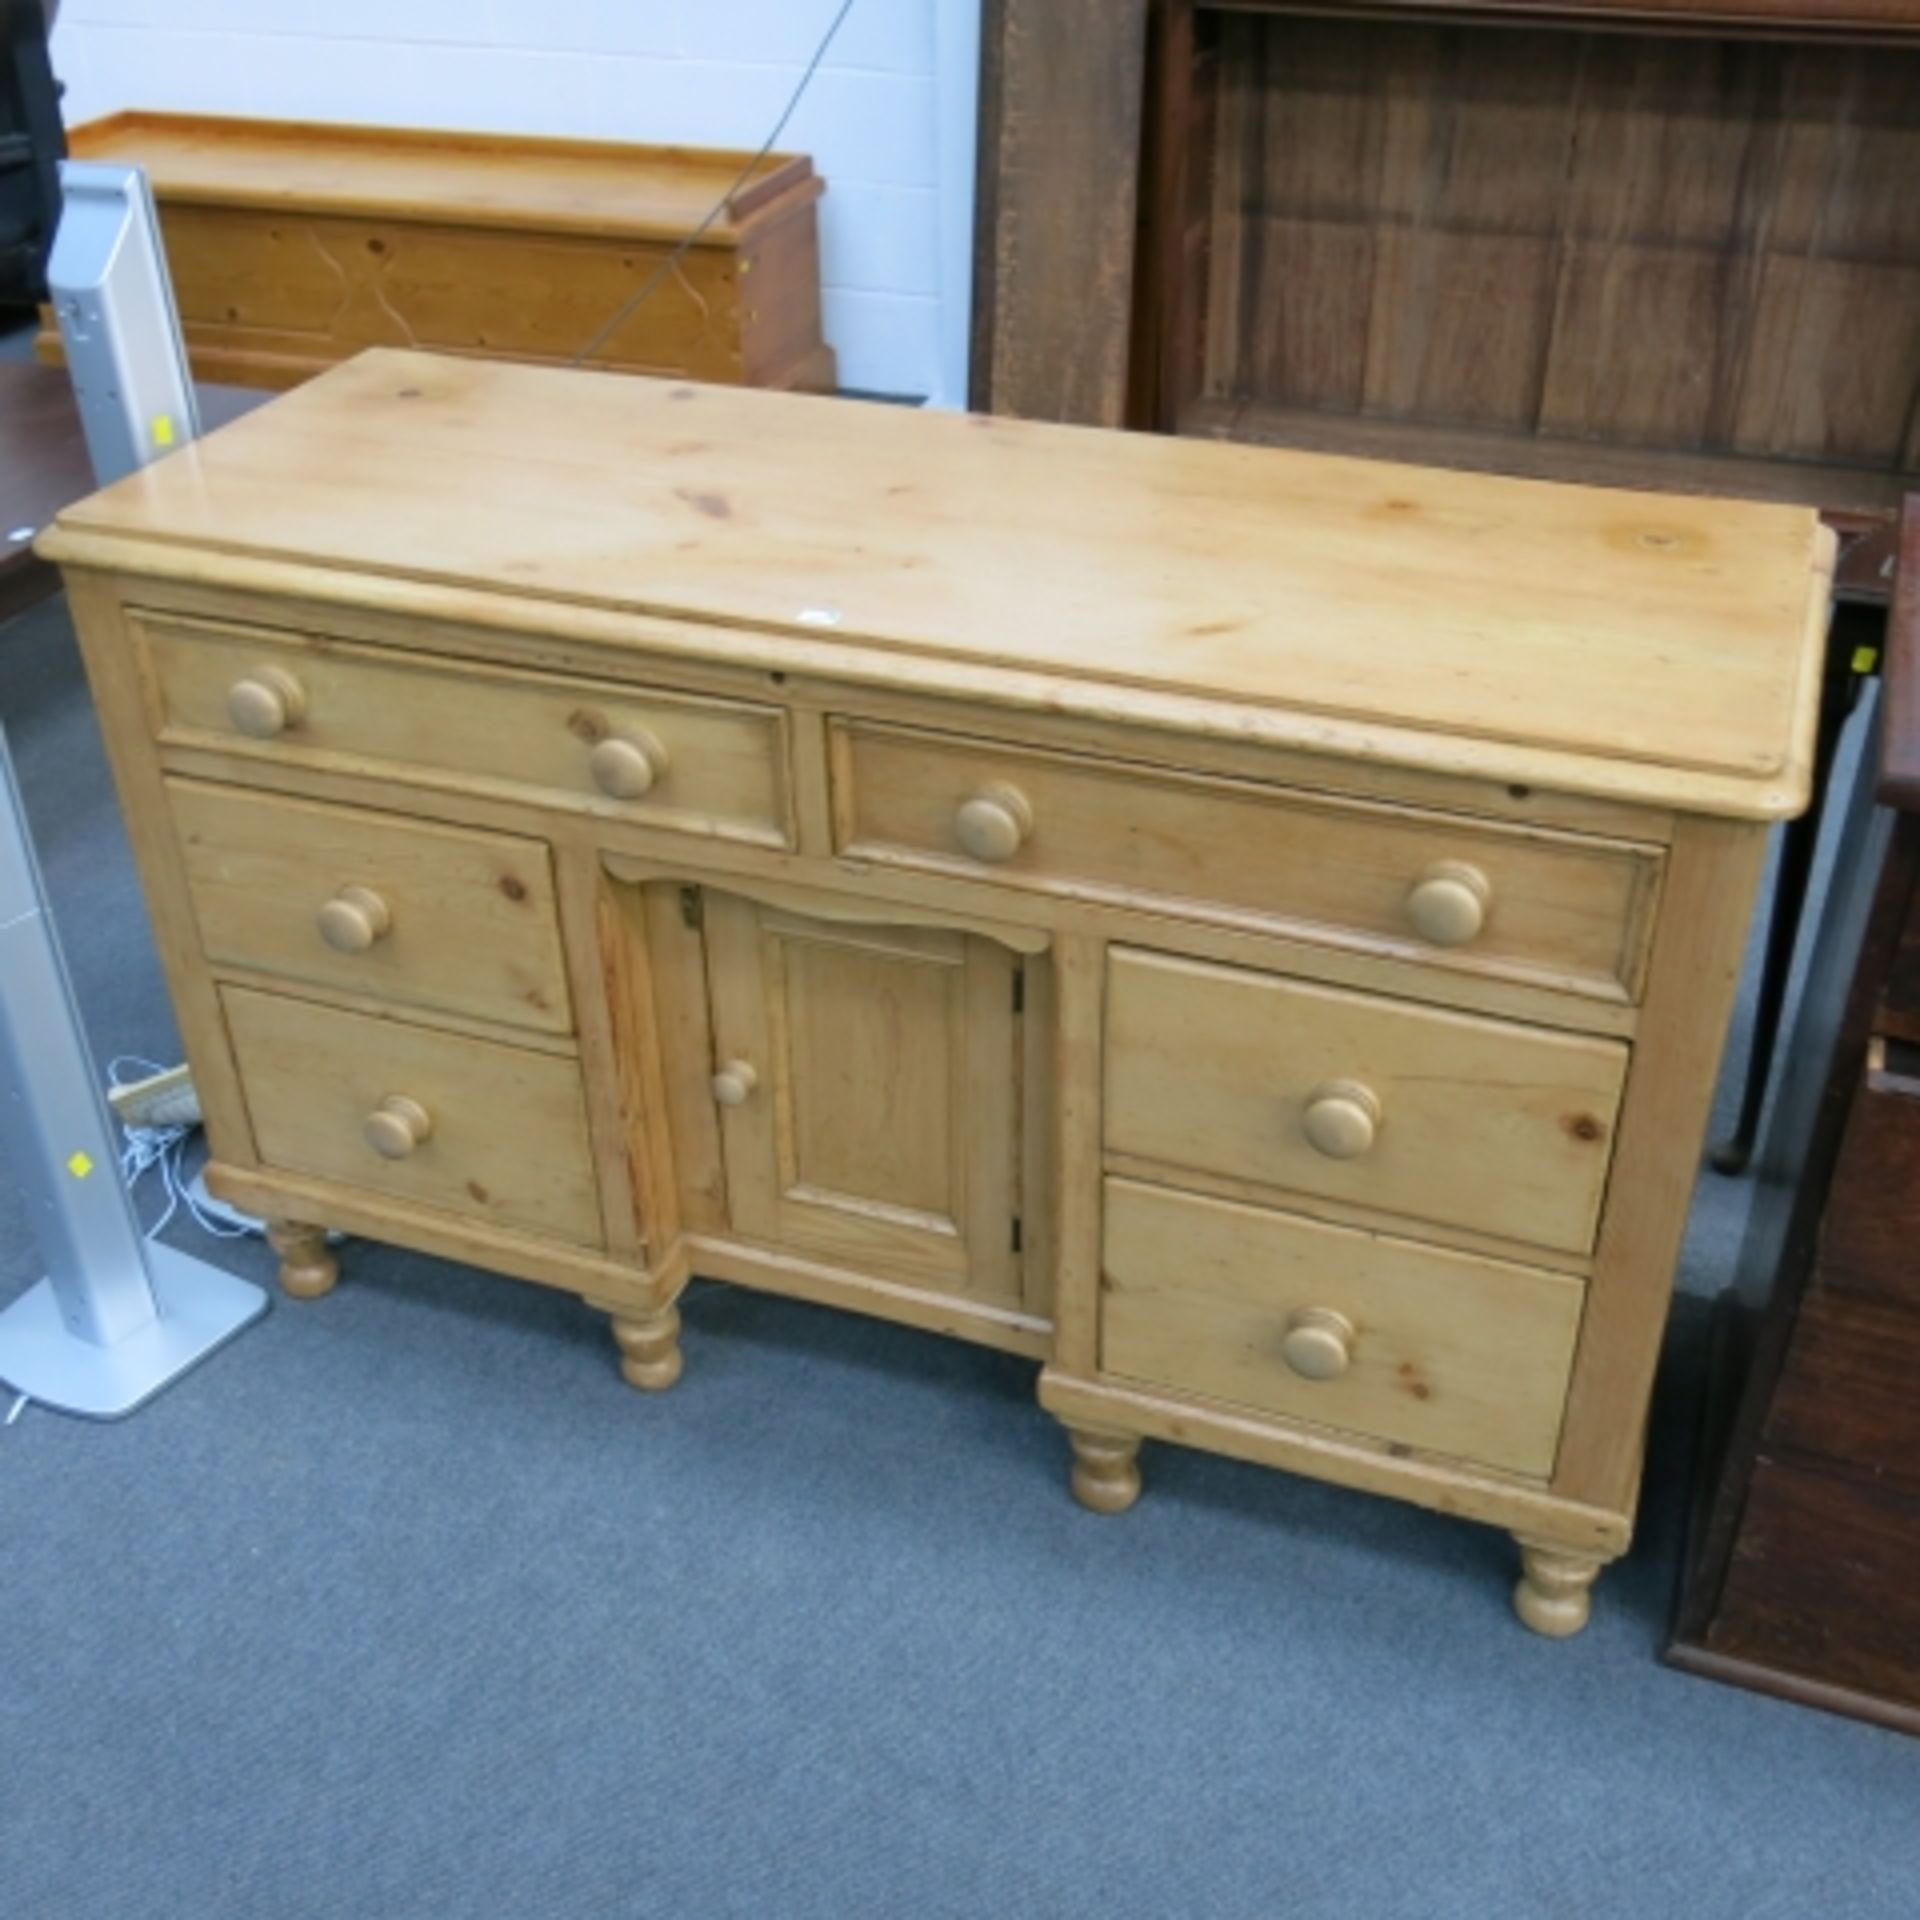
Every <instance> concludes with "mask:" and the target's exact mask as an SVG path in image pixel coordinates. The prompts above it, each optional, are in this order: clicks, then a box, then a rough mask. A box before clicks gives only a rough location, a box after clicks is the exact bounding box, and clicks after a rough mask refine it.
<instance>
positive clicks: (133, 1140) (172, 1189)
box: [107, 1053, 252, 1240]
mask: <svg viewBox="0 0 1920 1920" xmlns="http://www.w3.org/2000/svg"><path fill="white" fill-rule="evenodd" d="M129 1071H131V1072H133V1073H136V1074H138V1075H140V1076H142V1077H146V1076H150V1075H153V1074H157V1073H162V1072H164V1071H165V1069H164V1068H163V1067H161V1066H159V1065H158V1064H157V1063H156V1062H154V1061H152V1060H142V1059H141V1058H140V1057H139V1056H138V1055H137V1054H131V1053H123V1054H119V1055H116V1056H115V1058H113V1059H112V1060H110V1061H108V1063H107V1084H108V1085H109V1086H110V1087H116V1088H117V1087H124V1086H127V1085H129V1084H130V1082H129V1081H128V1080H127V1079H125V1078H123V1077H122V1076H123V1075H124V1074H126V1073H127V1072H129ZM195 1131H196V1129H195V1128H193V1127H190V1126H170V1127H130V1126H127V1125H125V1124H124V1123H123V1124H122V1126H121V1132H122V1133H123V1134H124V1136H125V1144H124V1145H123V1146H122V1147H121V1149H120V1174H121V1177H122V1178H123V1179H124V1180H125V1181H126V1183H127V1190H128V1191H129V1192H132V1191H133V1190H134V1189H135V1188H136V1187H138V1186H139V1184H140V1181H141V1179H142V1177H143V1176H144V1175H146V1174H147V1173H148V1172H150V1171H151V1170H153V1169H154V1168H158V1169H159V1172H160V1186H161V1190H162V1191H163V1192H164V1193H165V1194H166V1196H167V1203H166V1205H165V1207H163V1208H162V1209H161V1212H160V1217H159V1219H158V1220H156V1221H155V1222H154V1223H153V1225H152V1226H150V1227H149V1228H148V1229H147V1238H148V1239H149V1240H157V1239H158V1238H159V1237H160V1235H161V1233H162V1232H163V1231H164V1230H165V1229H166V1228H167V1227H168V1226H170V1225H171V1224H172V1222H173V1218H174V1215H175V1214H177V1213H178V1212H179V1211H180V1210H181V1208H183V1207H184V1208H185V1209H186V1211H187V1213H188V1215H189V1216H190V1217H191V1218H192V1220H193V1223H194V1225H195V1226H197V1227H198V1228H199V1229H200V1230H201V1232H202V1233H207V1234H211V1235H212V1236H213V1238H214V1239H216V1240H244V1239H246V1238H247V1237H248V1235H249V1234H250V1233H251V1231H252V1229H251V1228H248V1227H236V1226H234V1225H232V1224H231V1223H230V1222H228V1221H225V1220H221V1219H218V1218H216V1217H215V1216H214V1215H212V1214H210V1213H209V1212H208V1211H207V1210H206V1208H205V1207H203V1206H202V1205H201V1204H200V1202H199V1201H198V1200H196V1199H195V1198H194V1195H193V1189H192V1186H191V1184H190V1183H189V1180H188V1177H187V1172H186V1166H185V1161H186V1154H187V1142H188V1140H190V1139H191V1138H192V1137H193V1134H194V1133H195Z"/></svg>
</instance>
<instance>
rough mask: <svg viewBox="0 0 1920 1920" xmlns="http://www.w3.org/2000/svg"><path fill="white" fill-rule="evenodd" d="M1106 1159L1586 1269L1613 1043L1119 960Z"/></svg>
mask: <svg viewBox="0 0 1920 1920" xmlns="http://www.w3.org/2000/svg"><path fill="white" fill-rule="evenodd" d="M1106 1038H1107V1087H1106V1105H1105V1122H1104V1124H1105V1134H1106V1148H1107V1151H1108V1153H1109V1154H1115V1155H1126V1156H1129V1157H1131V1158H1133V1159H1136V1160H1143V1161H1151V1162H1154V1163H1156V1165H1158V1166H1160V1167H1164V1168H1167V1169H1171V1170H1174V1171H1175V1174H1176V1176H1177V1171H1178V1170H1179V1169H1188V1170H1190V1171H1193V1172H1198V1173H1206V1174H1213V1175H1218V1176H1221V1177H1224V1178H1228V1179H1235V1180H1244V1181H1250V1182H1254V1183H1256V1184H1258V1185H1260V1186H1263V1187H1269V1188H1273V1189H1276V1190H1278V1191H1279V1192H1282V1193H1293V1194H1301V1195H1320V1196H1324V1197H1325V1198H1328V1199H1331V1200H1335V1201H1339V1202H1341V1203H1343V1204H1346V1205H1349V1206H1358V1207H1364V1208H1367V1209H1369V1210H1370V1211H1373V1212H1376V1213H1379V1214H1382V1215H1390V1216H1397V1217H1398V1218H1400V1219H1401V1220H1403V1221H1406V1222H1409V1223H1420V1222H1426V1223H1431V1224H1435V1225H1439V1226H1444V1227H1455V1228H1460V1229H1464V1230H1467V1231H1470V1232H1474V1233H1480V1234H1486V1235H1491V1236H1494V1237H1496V1238H1499V1239H1502V1240H1513V1241H1519V1242H1525V1243H1528V1244H1531V1245H1535V1246H1541V1247H1552V1248H1556V1249H1559V1250H1561V1251H1564V1252H1568V1253H1585V1252H1586V1251H1588V1250H1589V1249H1590V1248H1591V1246H1592V1244H1593V1238H1594V1229H1595V1225H1596V1222H1597V1220H1598V1216H1599V1211H1600V1201H1601V1196H1602V1193H1603V1190H1604V1188H1605V1185H1606V1176H1607V1166H1608V1162H1609V1160H1610V1158H1611V1154H1612V1145H1613V1130H1614V1118H1615V1115H1616V1113H1617V1111H1618V1109H1619V1105H1620V1094H1621V1088H1622V1085H1623V1083H1624V1080H1625V1076H1626V1067H1627V1049H1626V1047H1625V1046H1624V1045H1622V1044H1621V1043H1620V1042H1618V1041H1612V1040H1600V1039H1591V1038H1587V1037H1584V1036H1579V1035H1573V1034H1564V1033H1554V1032H1549V1031H1547V1030H1545V1029H1543V1028H1536V1027H1524V1026H1520V1025H1518V1024H1516V1023H1514V1022H1511V1021H1505V1020H1494V1019H1488V1018H1484V1017H1481V1016H1478V1015H1469V1014H1460V1013H1451V1012H1447V1011H1445V1010H1443V1009H1440V1008H1437V1007H1427V1006H1420V1005H1416V1004H1414V1003H1413V1002H1410V1001H1402V1000H1389V999H1385V998H1383V997H1381V996H1380V995H1377V994H1366V993H1350V992H1345V991H1342V990H1339V989H1335V988H1332V987H1320V986H1313V985H1309V984H1308V983H1306V982H1304V981H1300V980H1292V979H1287V978H1284V977H1282V976H1280V975H1277V974H1267V973H1255V972H1252V971H1250V970H1248V969H1245V968H1240V967H1222V966H1214V965H1211V964H1208V963H1206V962H1203V961H1198V960H1188V959H1183V958H1180V957H1178V956H1175V955H1169V954H1155V953H1145V952H1139V951H1136V950H1133V949H1129V948H1124V947H1117V948H1115V949H1113V950H1112V952H1111V954H1110V956H1109V959H1108V969H1107V1034H1106Z"/></svg>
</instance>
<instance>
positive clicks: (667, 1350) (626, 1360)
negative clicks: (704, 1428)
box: [613, 1307, 683, 1393]
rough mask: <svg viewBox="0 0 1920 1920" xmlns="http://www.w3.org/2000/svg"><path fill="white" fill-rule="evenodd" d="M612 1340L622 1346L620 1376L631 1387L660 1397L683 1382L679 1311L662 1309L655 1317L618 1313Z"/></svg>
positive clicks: (676, 1308)
mask: <svg viewBox="0 0 1920 1920" xmlns="http://www.w3.org/2000/svg"><path fill="white" fill-rule="evenodd" d="M613 1337H614V1339H615V1340H616V1341H618V1342H619V1345H620V1372H621V1374H622V1376H623V1377H624V1378H625V1380H626V1381H627V1384H628V1385H629V1386H634V1387H639V1388H641V1389H642V1390H643V1391H644V1392H647V1393H661V1392H664V1391H665V1389H666V1388H668V1387H670V1386H672V1385H673V1383H674V1382H675V1381H676V1380H678V1379H679V1378H680V1369H681V1366H682V1364H683V1363H682V1361H681V1358H680V1309H679V1308H678V1307H662V1308H660V1309H659V1310H658V1312H655V1313H632V1312H621V1313H616V1314H615V1315H614V1316H613Z"/></svg>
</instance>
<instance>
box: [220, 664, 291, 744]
mask: <svg viewBox="0 0 1920 1920" xmlns="http://www.w3.org/2000/svg"><path fill="white" fill-rule="evenodd" d="M306 717H307V690H306V688H305V687H303V686H302V685H301V684H300V682H299V681H298V680H296V679H295V678H294V677H293V675H292V674H290V673H289V672H288V671H287V670H286V668H285V667H256V668H255V669H254V670H253V672H251V673H250V674H248V675H247V677H246V678H245V679H244V680H236V681H235V682H234V683H233V685H232V686H230V687H229V688H228V689H227V718H228V719H229V720H231V721H232V722H233V724H234V726H235V727H236V728H237V729H238V730H239V731H240V732H241V733H244V734H245V735H246V736H247V737H248V739H250V740H271V739H273V738H275V736H276V735H279V734H282V733H285V732H286V730H287V729H288V728H289V727H297V726H298V725H299V724H300V722H301V721H302V720H304V719H305V718H306Z"/></svg>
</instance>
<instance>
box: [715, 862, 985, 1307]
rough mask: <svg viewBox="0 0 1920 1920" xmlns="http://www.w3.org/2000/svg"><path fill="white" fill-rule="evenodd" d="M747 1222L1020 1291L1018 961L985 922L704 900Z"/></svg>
mask: <svg viewBox="0 0 1920 1920" xmlns="http://www.w3.org/2000/svg"><path fill="white" fill-rule="evenodd" d="M705 920H706V936H707V968H708V992H709V995H710V999H711V1006H712V1017H713V1043H714V1058H715V1066H716V1071H715V1075H714V1095H715V1098H716V1100H717V1101H718V1103H719V1108H720V1127H721V1147H722V1154H723V1157H724V1159H725V1163H726V1175H727V1194H728V1207H729V1212H730V1215H731V1219H732V1223H733V1228H734V1231H735V1232H736V1233H738V1234H740V1235H741V1237H742V1238H744V1239H749V1240H757V1241H764V1242H767V1243H769V1244H773V1245H778V1246H780V1247H783V1248H787V1249H790V1250H792V1251H795V1252H798V1253H803V1254H807V1255H810V1256H814V1257H823V1258H828V1259H833V1260H837V1261H841V1262H844V1263H845V1264H846V1265H848V1266H851V1267H856V1268H864V1269H866V1270H868V1271H872V1272H877V1273H880V1274H882V1275H885V1276H889V1277H897V1278H900V1279H903V1280H909V1281H913V1282H916V1283H918V1284H922V1285H929V1286H934V1287H938V1288H941V1289H944V1290H947V1291H951V1292H955V1293H961V1294H965V1295H968V1296H972V1297H977V1298H983V1299H993V1300H1000V1301H1007V1302H1017V1301H1018V1299H1019V1297H1020V1290H1021V1289H1020V1266H1021V1261H1020V1253H1019V1241H1020V1231H1021V1230H1020V1224H1019V1217H1018V1216H1019V1211H1020V1207H1019V1180H1018V1169H1019V1164H1020V1160H1019V1155H1020V1065H1019V1052H1018V1048H1019V1032H1018V1029H1019V1016H1018V1012H1017V1001H1018V995H1019V991H1020V986H1021V976H1020V962H1019V960H1018V958H1017V957H1016V956H1015V955H1013V954H1011V953H1009V952H1007V951H1006V950H1005V949H1004V948H1002V947H999V946H997V945H995V944H994V943H993V942H992V941H990V940H985V939H982V938H980V937H979V936H977V935H973V934H964V933H958V932H951V931H948V930H946V929H927V928H919V927H893V926H866V925H853V924H846V923H843V922H838V921H828V920H815V919H812V918H810V917H805V916H802V915H799V914H795V913H790V912H786V911H783V910H779V909H776V908H773V907H769V906H762V905H757V904H755V903H754V902H752V901H748V900H743V899H739V898H737V897H734V896H732V895H728V894H723V893H720V892H717V891H715V892H709V893H708V894H707V896H706V903H705Z"/></svg>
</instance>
